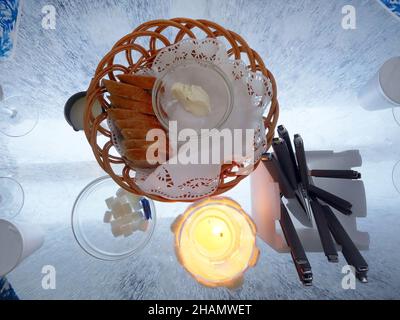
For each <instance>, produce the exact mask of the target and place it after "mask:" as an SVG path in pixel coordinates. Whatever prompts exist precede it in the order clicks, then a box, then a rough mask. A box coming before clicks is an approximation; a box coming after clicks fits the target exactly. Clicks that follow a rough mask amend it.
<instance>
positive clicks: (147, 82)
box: [117, 74, 156, 90]
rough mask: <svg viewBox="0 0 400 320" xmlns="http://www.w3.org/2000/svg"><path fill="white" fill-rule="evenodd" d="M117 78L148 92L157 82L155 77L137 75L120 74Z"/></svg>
mask: <svg viewBox="0 0 400 320" xmlns="http://www.w3.org/2000/svg"><path fill="white" fill-rule="evenodd" d="M117 78H118V80H120V81H121V82H123V83H126V84H131V85H134V86H136V87H139V88H142V89H147V90H151V89H153V87H154V83H155V82H156V78H155V77H150V76H142V75H135V74H120V75H118V76H117Z"/></svg>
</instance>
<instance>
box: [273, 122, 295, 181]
mask: <svg viewBox="0 0 400 320" xmlns="http://www.w3.org/2000/svg"><path fill="white" fill-rule="evenodd" d="M277 131H278V136H279V137H280V138H281V139H283V140H285V142H286V146H287V148H288V150H289V155H290V160H292V166H293V168H294V171H295V173H296V178H297V181H300V173H299V170H298V167H297V161H296V156H295V155H294V151H293V147H292V141H291V140H290V135H289V131H288V130H287V129H286V128H285V126H284V125H280V126H278V129H277Z"/></svg>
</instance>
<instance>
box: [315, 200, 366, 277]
mask: <svg viewBox="0 0 400 320" xmlns="http://www.w3.org/2000/svg"><path fill="white" fill-rule="evenodd" d="M322 209H323V210H324V213H325V217H326V220H327V222H328V227H329V229H330V230H331V232H332V235H333V237H334V238H335V240H336V242H337V243H338V244H340V245H341V246H342V253H343V256H344V258H345V259H346V261H347V263H348V264H350V265H352V266H353V267H354V268H355V269H356V275H357V278H358V279H359V280H360V281H362V282H367V272H368V263H367V262H366V261H365V259H364V257H363V256H362V255H361V253H360V251H359V250H358V249H357V247H356V245H355V244H354V242H353V240H351V238H350V236H349V235H348V234H347V232H346V230H345V229H344V228H343V226H342V224H341V223H340V221H339V220H338V218H337V217H336V216H335V214H334V213H333V212H332V210H331V208H329V206H322Z"/></svg>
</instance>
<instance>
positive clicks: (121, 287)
mask: <svg viewBox="0 0 400 320" xmlns="http://www.w3.org/2000/svg"><path fill="white" fill-rule="evenodd" d="M52 3H53V4H54V5H55V8H56V10H57V23H56V29H55V30H45V29H43V28H42V25H41V18H42V15H41V9H42V6H44V5H46V4H48V3H47V2H46V1H25V3H24V11H23V13H24V14H23V17H22V19H21V24H20V30H19V34H18V40H17V50H16V55H15V59H14V60H13V61H8V62H6V63H3V64H0V82H1V84H2V85H3V87H4V91H5V95H6V96H9V95H16V94H21V95H30V96H32V97H33V98H34V99H36V100H38V101H41V109H40V121H39V124H38V126H37V127H36V128H35V130H34V131H33V132H31V133H30V134H29V135H28V136H26V137H23V138H18V139H9V138H6V137H4V136H1V135H0V168H1V169H0V175H6V176H7V175H9V176H12V177H14V178H15V179H17V180H19V181H20V182H21V184H22V185H23V187H24V189H25V192H26V204H25V207H24V209H23V211H22V213H21V218H25V219H26V220H28V221H32V222H34V221H36V222H38V223H44V227H45V228H46V230H47V233H46V235H47V238H46V242H45V244H44V246H43V247H42V248H41V249H40V251H38V252H37V253H35V254H34V255H33V256H31V257H29V258H28V259H27V260H26V261H25V262H24V263H23V264H22V265H20V266H19V267H18V268H17V269H16V270H15V271H13V272H12V273H11V274H10V275H9V277H8V279H9V280H10V283H11V284H12V285H13V287H14V288H15V290H16V292H17V294H18V295H20V297H21V298H27V299H43V298H50V299H55V298H83V299H93V298H131V299H138V298H149V299H150V298H161V299H162V298H194V299H208V298H211V299H224V298H227V299H230V298H254V299H258V298H260V299H265V298H284V299H288V298H299V299H309V298H318V299H321V298H322V299H325V298H326V299H331V298H358V299H364V298H400V290H399V288H400V254H399V253H398V248H399V247H400V232H399V230H400V221H399V216H398V213H399V210H398V208H399V206H400V194H399V193H398V192H397V191H396V190H395V188H394V186H393V183H392V169H393V167H394V165H395V164H396V163H397V162H398V161H399V160H400V147H399V146H400V127H399V126H398V125H397V124H396V123H395V121H394V119H393V116H392V112H391V110H384V111H379V112H367V111H365V110H363V109H362V108H361V107H360V106H359V105H358V102H357V98H356V93H357V90H358V88H360V87H361V86H362V85H363V84H364V83H365V82H366V81H367V80H368V79H369V78H370V77H372V75H373V74H374V73H375V72H376V70H377V69H378V68H379V66H380V65H381V64H382V63H383V62H384V61H385V60H387V59H388V58H390V57H392V56H395V55H398V53H399V52H400V41H399V40H398V34H399V33H400V23H399V22H398V20H396V19H395V18H394V17H392V16H391V15H390V14H389V13H388V12H386V11H385V10H384V9H383V8H382V7H381V6H380V5H379V3H378V2H377V1H374V0H369V1H361V0H354V1H352V2H351V4H352V5H353V6H354V7H355V8H356V14H357V29H355V30H344V29H343V28H342V26H341V19H342V17H343V14H342V7H343V6H345V5H348V4H349V1H346V0H338V1H330V2H327V1H324V0H319V1H314V0H313V1H312V0H300V1H285V2H280V3H279V4H277V2H276V1H220V0H211V1H197V2H196V3H195V4H192V3H190V5H188V4H189V2H188V1H186V0H170V1H164V0H155V1H116V0H115V1H107V2H105V1H102V0H89V1H79V0H73V1H68V2H66V1H61V0H57V1H53V2H52ZM106 3H107V4H108V6H106ZM244 6H246V8H245V9H244ZM176 16H188V17H194V18H205V19H208V20H213V21H216V22H218V23H220V24H221V25H224V26H225V27H227V28H229V29H232V30H234V31H236V32H238V33H239V34H241V35H242V36H243V37H244V38H245V39H246V40H247V41H248V42H249V43H250V45H251V46H252V47H253V48H254V49H255V50H256V51H258V52H259V53H260V55H261V56H262V57H264V58H265V62H266V63H267V65H268V67H269V68H270V69H271V71H272V72H273V73H274V75H275V77H276V80H277V83H278V88H279V99H280V103H281V113H280V120H279V123H282V124H285V126H286V127H287V128H288V129H289V131H290V132H291V133H292V134H294V133H301V134H302V136H303V139H304V141H305V143H306V149H307V150H322V149H326V150H335V151H338V152H339V151H343V150H351V149H359V150H360V153H361V155H362V157H363V161H364V164H363V167H362V168H361V169H360V171H361V172H362V174H363V180H364V182H365V187H366V192H367V201H368V203H367V204H368V216H367V218H365V219H359V221H358V225H359V228H360V229H361V230H364V231H367V232H369V233H370V236H371V245H370V251H368V252H365V253H364V254H365V257H366V260H367V261H368V262H369V264H370V268H371V271H370V272H369V280H370V282H369V283H368V284H366V285H362V284H360V283H357V288H356V290H347V291H346V290H343V289H342V287H341V280H342V277H343V274H341V268H342V266H343V265H344V264H345V262H344V259H343V258H342V257H341V256H340V263H339V264H337V265H334V264H329V263H328V262H327V261H326V259H325V257H324V255H323V253H318V254H310V262H311V264H312V266H313V272H314V276H315V281H314V286H313V287H312V288H304V287H303V286H302V285H301V284H300V283H299V281H298V278H297V274H296V271H295V269H294V266H293V263H292V261H291V258H290V256H289V255H288V254H278V253H276V252H274V251H273V250H272V249H270V248H268V247H267V246H266V245H264V244H263V243H262V242H261V241H260V242H259V246H260V248H261V257H260V261H259V263H258V264H257V266H256V267H255V268H254V269H251V270H249V272H248V273H247V274H246V280H245V283H244V285H243V287H242V288H241V289H240V290H237V291H229V290H227V289H207V288H204V287H202V286H200V285H199V284H197V283H196V282H195V281H194V280H193V279H192V278H191V277H190V276H189V275H188V274H187V273H186V272H185V271H184V270H183V269H182V267H181V266H180V265H179V264H178V263H177V261H176V258H175V255H174V252H173V243H172V234H171V232H170V229H169V225H170V223H171V222H172V220H173V216H175V215H177V214H179V213H181V212H182V211H183V210H184V209H185V207H186V205H185V204H161V203H158V204H157V214H158V218H159V219H158V225H157V227H156V230H155V234H154V238H153V240H152V242H151V244H150V246H149V247H147V248H146V249H145V250H144V251H143V252H142V253H140V255H138V256H137V257H134V258H131V259H127V260H124V261H121V262H115V263H110V262H101V261H97V260H95V259H93V258H91V257H89V256H87V255H86V254H85V253H84V252H83V251H82V250H81V249H80V248H79V247H78V245H77V244H76V242H75V240H74V238H73V235H72V231H71V227H70V214H71V208H72V204H73V201H74V200H75V198H76V196H77V195H78V193H79V192H80V190H81V189H82V188H83V187H84V186H85V185H86V184H87V183H89V182H90V181H92V180H93V179H95V178H97V177H99V176H101V175H103V173H102V172H101V171H100V170H99V168H98V166H97V164H96V163H95V162H94V161H93V160H94V158H93V155H92V153H91V150H90V148H89V146H88V144H87V142H86V141H85V138H84V136H83V135H82V134H80V133H75V132H73V131H72V129H71V128H70V127H68V125H67V124H66V122H65V121H64V119H63V106H64V103H65V101H66V100H67V99H68V97H70V96H71V95H72V94H74V93H76V92H78V91H82V90H85V89H86V88H87V86H88V84H89V81H90V79H91V77H92V75H93V73H94V70H95V68H96V66H97V63H98V62H99V60H100V59H101V58H102V57H103V55H104V54H106V53H107V52H108V50H109V49H110V48H111V47H112V45H113V44H114V43H115V42H116V41H117V40H118V39H119V38H121V37H122V36H124V35H125V34H127V33H129V32H130V31H131V30H132V29H133V28H135V27H136V26H137V25H139V24H140V23H142V22H145V21H147V20H152V19H157V18H160V17H165V18H170V17H176ZM249 190H250V189H249V181H248V179H246V180H245V181H243V182H242V183H241V184H240V185H239V186H238V187H236V188H235V189H234V190H232V191H230V192H229V193H228V195H229V196H232V197H233V198H234V199H235V200H237V201H238V202H239V203H240V204H241V205H242V206H243V207H244V208H245V209H246V210H247V211H250V192H249ZM44 265H53V266H54V267H55V268H56V271H57V278H56V279H57V287H56V289H55V290H43V289H42V286H41V281H42V277H43V275H42V274H41V270H42V267H43V266H44Z"/></svg>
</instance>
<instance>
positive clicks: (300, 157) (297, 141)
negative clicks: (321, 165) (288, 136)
mask: <svg viewBox="0 0 400 320" xmlns="http://www.w3.org/2000/svg"><path fill="white" fill-rule="evenodd" d="M294 148H295V149H296V158H297V163H298V165H299V172H300V180H301V182H302V184H303V187H304V188H305V189H306V191H308V189H309V185H310V180H309V178H308V167H307V159H306V152H305V151H304V143H303V139H302V138H301V136H300V135H299V134H296V135H295V136H294Z"/></svg>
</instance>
